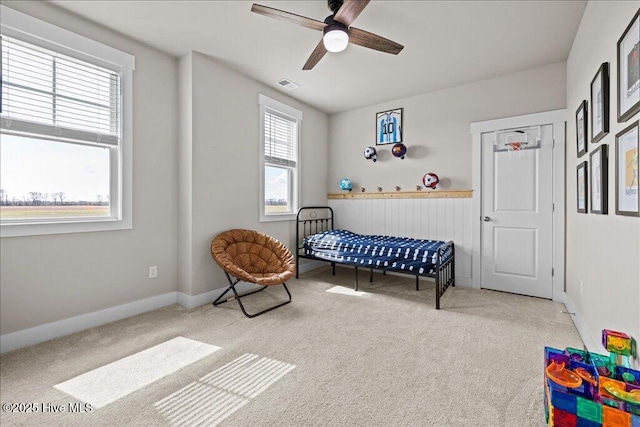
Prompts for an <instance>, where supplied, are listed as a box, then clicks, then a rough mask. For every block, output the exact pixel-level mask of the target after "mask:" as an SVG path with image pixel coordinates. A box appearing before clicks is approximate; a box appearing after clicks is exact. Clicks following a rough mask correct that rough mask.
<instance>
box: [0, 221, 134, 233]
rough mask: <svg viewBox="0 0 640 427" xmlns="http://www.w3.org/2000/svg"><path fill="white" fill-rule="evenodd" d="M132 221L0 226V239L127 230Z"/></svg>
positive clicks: (8, 224)
mask: <svg viewBox="0 0 640 427" xmlns="http://www.w3.org/2000/svg"><path fill="white" fill-rule="evenodd" d="M131 228H133V225H132V221H131V220H130V219H129V220H126V219H124V220H118V219H112V218H106V219H82V220H72V221H66V222H33V223H20V224H11V223H5V224H2V226H0V237H2V238H5V237H21V236H40V235H45V234H67V233H91V232H96V231H113V230H129V229H131Z"/></svg>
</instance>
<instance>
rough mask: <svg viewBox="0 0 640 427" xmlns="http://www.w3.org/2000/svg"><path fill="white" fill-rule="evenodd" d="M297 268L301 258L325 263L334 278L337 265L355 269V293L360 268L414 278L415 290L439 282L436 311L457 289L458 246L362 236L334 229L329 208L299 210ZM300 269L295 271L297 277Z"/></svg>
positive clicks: (451, 243)
mask: <svg viewBox="0 0 640 427" xmlns="http://www.w3.org/2000/svg"><path fill="white" fill-rule="evenodd" d="M296 242H297V243H296V267H299V263H300V259H301V258H305V259H312V260H318V261H326V262H328V263H330V264H331V266H332V268H333V274H334V275H335V273H336V269H335V266H336V264H344V265H350V266H353V267H354V268H355V286H354V288H355V290H356V291H357V290H358V269H359V268H364V269H368V270H370V275H369V281H371V282H372V281H373V271H374V270H379V271H382V272H383V274H386V272H387V271H393V272H397V273H404V274H409V275H413V276H415V278H416V291H419V290H420V277H430V278H434V279H435V282H436V286H435V291H436V309H438V310H439V309H440V297H441V296H442V295H443V294H444V293H445V292H446V290H447V289H448V288H449V286H455V246H454V243H453V241H448V242H443V241H440V240H424V239H412V238H408V237H396V236H377V235H361V234H356V233H353V232H351V231H349V230H340V229H337V230H336V229H334V214H333V209H331V208H330V207H328V206H309V207H303V208H300V210H299V211H298V215H297V221H296ZM298 271H299V268H296V278H298Z"/></svg>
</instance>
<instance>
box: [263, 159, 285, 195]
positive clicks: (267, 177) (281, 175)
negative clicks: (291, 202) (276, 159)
mask: <svg viewBox="0 0 640 427" xmlns="http://www.w3.org/2000/svg"><path fill="white" fill-rule="evenodd" d="M288 172H289V171H288V169H286V168H278V167H273V166H266V167H265V168H264V181H265V186H264V198H265V200H270V199H274V200H287V201H288V199H289V173H288Z"/></svg>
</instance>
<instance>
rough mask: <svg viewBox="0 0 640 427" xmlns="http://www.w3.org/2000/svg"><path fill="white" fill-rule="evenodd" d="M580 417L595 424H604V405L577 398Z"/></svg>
mask: <svg viewBox="0 0 640 427" xmlns="http://www.w3.org/2000/svg"><path fill="white" fill-rule="evenodd" d="M577 403H578V412H577V414H578V417H580V418H585V419H587V420H589V421H593V422H595V423H598V424H601V423H602V405H600V404H599V403H596V402H593V401H591V400H588V399H583V398H581V397H578V398H577Z"/></svg>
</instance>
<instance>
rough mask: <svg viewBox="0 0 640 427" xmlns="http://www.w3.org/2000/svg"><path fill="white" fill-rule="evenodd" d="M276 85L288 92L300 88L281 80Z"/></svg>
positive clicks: (289, 81)
mask: <svg viewBox="0 0 640 427" xmlns="http://www.w3.org/2000/svg"><path fill="white" fill-rule="evenodd" d="M277 83H278V84H279V85H280V86H282V87H283V88H285V89H289V90H293V89H296V88H298V87H300V85H298V84H296V83H294V82H292V81H291V80H289V79H282V80H278V81H277Z"/></svg>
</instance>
